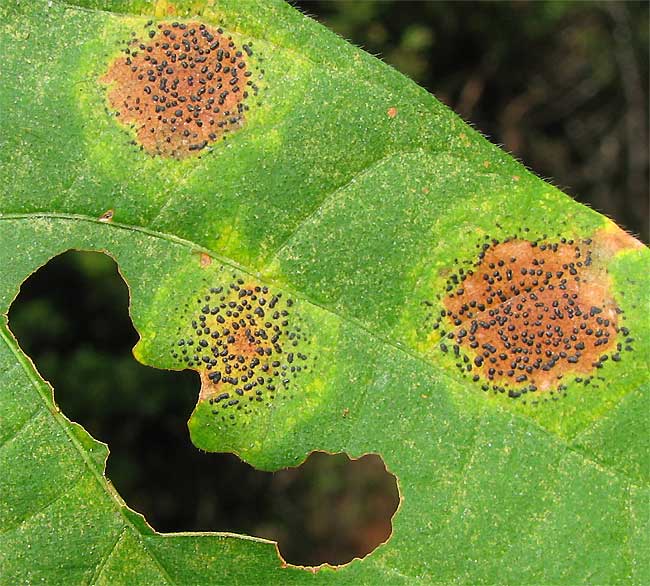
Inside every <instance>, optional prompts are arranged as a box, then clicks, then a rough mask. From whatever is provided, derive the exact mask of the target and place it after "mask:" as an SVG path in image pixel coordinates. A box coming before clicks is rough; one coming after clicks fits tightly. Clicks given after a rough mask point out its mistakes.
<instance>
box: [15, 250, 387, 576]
mask: <svg viewBox="0 0 650 586" xmlns="http://www.w3.org/2000/svg"><path fill="white" fill-rule="evenodd" d="M127 308H128V291H127V288H126V285H125V283H124V281H123V280H122V279H121V277H120V276H119V274H118V272H117V265H116V264H115V262H114V261H113V260H112V259H110V258H109V257H108V256H106V255H103V254H99V253H89V252H67V253H65V254H63V255H61V256H59V257H57V258H55V259H53V260H52V261H50V262H49V263H48V264H47V265H46V266H45V267H43V268H41V269H40V270H38V271H37V272H36V273H34V275H32V276H31V277H30V278H29V279H28V280H27V281H26V282H25V283H24V284H23V286H22V288H21V292H20V295H19V296H18V298H17V299H16V301H15V302H14V303H13V305H12V307H11V312H10V327H11V330H12V331H13V333H14V334H15V335H16V337H17V339H18V340H19V342H20V345H21V347H22V348H23V349H24V351H25V352H26V353H27V354H28V355H29V356H30V357H31V358H32V359H33V360H34V362H35V364H36V366H37V368H38V370H39V372H40V373H41V375H42V376H43V377H44V378H45V379H46V380H49V381H50V382H51V383H52V385H53V386H54V388H55V392H56V401H57V403H58V405H59V406H60V407H61V409H62V411H63V412H64V413H65V414H66V415H67V416H68V417H69V418H70V419H71V420H73V421H76V422H78V423H80V424H81V425H83V426H84V427H85V428H86V429H87V430H88V431H89V432H90V433H91V434H92V435H93V436H94V437H96V438H97V439H100V440H101V441H104V442H106V443H108V445H109V447H110V450H111V454H110V457H109V459H108V463H107V469H106V475H107V476H108V477H109V478H110V479H111V481H112V482H113V484H114V485H115V486H116V488H117V490H118V491H119V492H120V494H121V495H122V497H123V498H124V499H125V500H126V502H127V503H128V504H129V506H131V507H132V508H134V509H135V510H137V511H140V512H142V513H143V514H144V515H145V516H146V518H147V520H148V521H149V523H150V524H151V525H152V526H153V527H154V528H155V529H157V530H158V531H163V532H176V531H232V532H237V533H243V534H248V535H255V536H259V537H265V538H268V539H273V540H275V541H278V543H279V549H280V552H281V554H282V556H283V558H284V559H285V560H286V561H287V562H288V563H291V564H296V565H305V566H312V565H319V564H321V563H326V562H328V563H330V564H343V563H346V562H348V561H350V560H352V559H353V558H355V557H363V556H365V555H367V554H368V553H370V552H371V551H373V550H374V549H375V548H376V547H377V546H378V545H379V544H381V543H382V542H384V541H386V540H387V539H388V537H389V536H390V533H391V517H392V515H393V514H394V513H395V511H396V509H397V505H398V502H399V495H398V489H397V484H396V480H395V477H394V476H393V475H392V474H390V473H388V472H387V471H386V469H385V466H384V464H383V461H382V460H381V458H380V457H379V456H375V455H368V456H364V457H362V458H360V459H358V460H350V459H349V458H348V457H347V456H346V455H345V454H336V455H328V454H324V453H322V452H316V453H313V454H312V455H311V456H310V457H309V458H308V459H307V461H306V462H305V463H304V464H303V465H302V466H300V467H298V468H292V469H288V470H283V471H279V472H276V473H274V474H272V473H268V472H261V471H258V470H255V469H254V468H252V467H251V466H249V465H248V464H245V463H244V462H242V461H241V460H239V459H238V458H237V457H236V456H233V455H230V454H206V453H202V452H200V451H199V450H197V449H196V448H195V447H194V446H193V445H192V443H191V442H190V439H189V434H188V431H187V425H186V422H187V419H188V417H189V415H190V413H191V411H192V409H193V407H194V404H195V402H196V398H197V392H198V380H197V376H196V374H195V373H193V372H191V371H183V372H171V371H163V370H157V369H154V368H149V367H146V366H143V365H141V364H139V363H138V362H137V361H136V360H135V359H134V358H133V356H132V354H131V349H132V347H133V346H134V344H135V343H136V341H137V333H136V332H135V330H134V328H133V325H132V323H131V319H130V317H129V315H128V309H127Z"/></svg>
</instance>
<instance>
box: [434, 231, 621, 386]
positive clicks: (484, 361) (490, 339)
mask: <svg viewBox="0 0 650 586" xmlns="http://www.w3.org/2000/svg"><path fill="white" fill-rule="evenodd" d="M610 240H611V238H609V237H608V236H607V235H606V234H604V233H597V234H596V235H595V236H594V238H591V239H589V238H587V239H582V240H571V239H566V238H557V239H556V240H553V239H546V238H545V239H544V240H540V241H534V240H527V239H525V238H523V237H512V238H506V239H504V240H502V241H498V240H496V239H493V240H488V241H487V242H485V243H483V244H482V245H480V247H479V248H480V251H479V253H478V255H477V258H476V259H475V261H474V263H473V264H471V266H470V268H467V269H464V268H459V269H457V270H456V272H454V273H453V274H451V275H450V276H449V278H448V280H447V283H446V293H445V295H444V296H443V297H442V299H441V304H442V308H441V310H440V314H439V317H438V318H437V319H436V320H435V323H434V327H435V328H437V329H440V330H441V338H440V342H439V348H440V350H441V351H442V352H443V353H446V354H451V355H453V356H455V358H456V361H457V363H456V364H457V366H458V368H459V369H460V370H461V371H462V372H463V373H464V374H465V375H466V376H468V377H470V378H471V379H472V380H473V381H474V382H476V383H479V384H480V385H481V388H482V389H483V390H484V391H493V392H494V393H497V394H499V393H503V394H506V395H508V396H509V397H511V398H519V397H523V396H526V395H527V394H531V393H534V394H546V393H550V394H554V393H555V392H557V391H559V392H564V391H566V389H567V385H566V382H565V381H566V380H567V379H568V378H569V377H570V378H571V380H574V381H576V382H578V383H583V384H591V383H593V382H594V380H595V379H596V375H595V373H596V371H597V370H598V369H599V368H602V366H603V365H604V363H605V362H606V361H608V360H609V361H612V362H619V361H620V360H621V358H622V356H623V353H624V352H625V351H631V350H632V346H630V343H629V342H628V340H630V338H629V330H628V328H626V327H625V326H624V325H623V320H624V318H625V316H624V313H623V310H622V309H621V308H620V307H619V305H618V304H617V303H616V301H615V298H614V294H613V291H612V284H611V280H610V278H609V275H608V273H607V261H608V260H609V258H610V257H611V254H612V250H610V249H611V246H610V244H611V243H610ZM617 250H618V249H617ZM614 252H616V251H614Z"/></svg>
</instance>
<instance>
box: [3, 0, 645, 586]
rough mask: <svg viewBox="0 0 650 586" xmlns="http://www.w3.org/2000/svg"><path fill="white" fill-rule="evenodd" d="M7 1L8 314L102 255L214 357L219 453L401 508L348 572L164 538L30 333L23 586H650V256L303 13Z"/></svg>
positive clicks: (21, 524)
mask: <svg viewBox="0 0 650 586" xmlns="http://www.w3.org/2000/svg"><path fill="white" fill-rule="evenodd" d="M0 18H1V22H2V23H3V24H2V26H3V34H2V35H1V36H0V63H1V64H2V65H0V67H1V71H2V74H3V75H2V79H3V82H2V84H0V111H1V112H2V115H3V124H2V125H0V143H1V144H2V145H4V146H3V148H2V149H1V150H0V157H1V158H2V165H0V173H1V174H2V177H0V185H2V187H1V188H0V263H1V264H2V274H3V277H2V279H1V280H0V299H1V302H2V312H3V314H4V315H7V313H8V310H9V306H10V305H11V302H12V300H13V299H14V298H15V296H16V295H17V293H18V290H19V287H20V284H21V283H22V282H23V281H24V280H25V279H26V278H27V277H28V276H29V275H30V274H31V273H32V272H34V271H35V270H36V269H37V268H38V267H40V266H42V265H43V264H45V263H46V262H47V261H48V260H49V259H50V258H52V257H53V256H55V255H57V254H60V253H61V252H63V251H65V250H68V249H71V248H74V249H82V250H100V251H105V252H107V253H108V254H110V255H112V256H113V257H114V258H115V259H116V261H117V263H118V265H119V267H120V271H121V273H122V275H123V276H124V279H125V280H126V282H127V284H128V286H129V289H130V293H131V307H130V313H131V317H132V319H133V322H134V325H135V327H136V329H137V330H138V332H139V334H140V341H139V343H138V344H137V346H136V348H135V349H134V354H135V356H136V357H137V359H138V360H140V361H142V362H143V363H145V364H149V365H151V366H154V367H157V368H163V369H182V368H190V369H194V370H197V371H198V373H199V375H200V376H199V377H197V395H198V402H197V405H196V408H195V411H194V413H193V414H192V416H191V418H190V420H189V422H188V426H189V430H190V433H191V437H192V440H193V441H194V443H195V445H197V447H198V448H200V449H205V450H213V451H229V452H234V453H236V454H238V455H239V456H240V457H242V458H243V459H245V460H246V461H248V462H249V463H251V464H252V465H254V466H257V467H260V468H263V469H266V470H273V469H278V468H282V467H285V466H290V465H297V464H299V463H300V462H301V461H303V460H304V459H305V457H306V456H307V454H308V453H309V452H310V451H312V450H323V451H328V452H333V453H336V452H346V453H348V454H349V455H350V456H352V457H359V456H361V455H363V454H366V453H378V454H380V455H381V457H382V458H383V460H384V462H385V463H386V466H387V468H388V470H389V471H390V472H392V473H394V474H395V476H396V477H397V479H398V483H399V489H400V496H401V503H400V507H399V510H398V511H397V513H396V515H395V517H394V518H393V533H392V535H391V537H390V539H389V540H388V542H387V543H385V544H383V545H382V546H380V547H379V548H377V550H375V551H374V552H372V553H371V554H370V555H369V556H367V557H366V558H364V559H363V560H354V561H353V562H351V563H350V564H347V565H345V566H342V567H339V568H336V569H334V568H330V567H322V568H320V569H318V571H315V570H314V569H312V570H313V571H307V570H305V569H304V568H297V567H293V566H291V565H288V564H285V563H284V562H283V560H282V559H281V558H280V557H279V556H278V554H277V551H276V548H275V546H274V544H273V543H271V542H267V541H265V540H262V539H257V538H253V537H246V536H238V535H232V534H223V533H210V534H174V535H161V534H158V533H156V532H155V531H154V530H153V529H152V528H151V527H149V526H148V525H147V523H146V521H145V520H144V519H143V518H142V517H141V516H140V515H139V514H137V513H135V512H134V511H132V510H131V509H129V508H128V506H127V504H125V503H124V502H123V501H122V500H121V498H120V497H119V495H117V494H116V492H115V490H114V488H113V487H112V486H111V485H110V483H109V482H108V481H107V479H106V478H105V477H104V474H103V472H104V466H105V461H106V458H107V457H108V452H107V449H106V447H105V446H104V445H103V444H100V443H99V442H97V441H95V440H94V439H93V438H91V437H90V436H89V435H88V434H87V433H86V432H85V430H83V429H82V428H80V427H79V426H78V425H76V424H74V423H71V422H70V421H68V420H67V419H66V418H65V416H64V414H62V413H61V412H60V411H59V410H58V408H57V407H56V404H55V402H54V397H53V394H52V390H51V388H50V387H49V386H48V385H47V383H45V382H43V381H42V380H41V379H40V377H39V375H38V373H37V372H36V370H35V369H34V367H33V365H32V364H31V362H30V360H29V358H28V357H26V356H25V355H24V354H23V353H22V351H21V350H20V348H19V346H18V344H17V342H16V340H15V339H14V337H13V335H12V334H11V332H10V330H9V329H8V327H7V325H6V324H5V325H3V327H2V332H1V334H2V344H1V345H0V379H1V383H2V384H1V385H0V388H1V389H2V391H0V470H1V471H2V474H0V584H11V585H13V584H18V583H38V582H44V583H50V584H111V585H115V584H125V585H126V584H129V585H130V584H136V583H143V584H231V583H242V584H276V583H277V584H302V583H307V582H310V583H311V582H321V583H327V584H377V583H380V582H386V583H390V584H433V583H435V584H449V585H451V584H455V585H457V584H467V585H470V584H513V585H515V584H517V585H519V584H549V585H550V584H553V585H555V584H566V585H571V586H573V585H575V584H614V583H616V584H618V583H624V584H639V585H641V584H646V583H648V582H649V581H650V569H649V565H648V551H649V550H650V544H649V543H648V537H647V535H648V533H647V529H648V525H647V519H648V517H649V512H648V502H649V501H650V489H649V486H648V484H649V477H650V474H649V472H650V454H649V446H648V441H647V438H648V412H649V411H650V410H649V409H648V407H649V404H648V393H649V392H650V385H649V384H648V355H649V334H648V332H649V330H650V327H649V324H648V319H649V317H648V314H649V312H648V297H647V291H648V290H649V282H648V279H649V275H650V271H649V270H648V267H649V257H650V255H649V253H648V250H647V249H646V248H645V247H643V246H642V245H640V243H638V242H637V241H636V240H635V239H633V238H632V237H630V236H628V235H627V234H625V233H624V232H623V231H622V230H620V229H619V228H618V227H616V226H615V225H614V224H613V223H612V222H610V221H609V220H607V219H606V218H604V217H602V216H600V215H599V214H597V213H596V212H594V211H592V210H589V209H587V208H585V207H583V206H580V205H579V204H577V203H575V202H574V201H572V200H571V199H570V198H568V197H567V196H565V195H564V194H562V193H561V192H559V191H558V190H557V189H555V188H554V187H552V186H551V185H549V184H547V183H544V182H543V181H541V180H540V179H538V178H537V177H535V176H534V175H533V174H531V173H529V172H528V171H527V170H526V169H524V168H523V167H522V166H521V165H520V164H519V163H517V162H516V161H514V160H513V159H512V158H510V157H509V156H508V155H506V154H505V153H503V152H502V151H500V150H499V149H497V148H496V147H494V146H493V145H491V144H490V143H489V142H487V141H486V140H485V139H484V138H482V137H481V136H480V135H479V134H478V133H476V132H474V131H473V130H472V129H471V128H469V127H468V126H467V125H465V124H464V123H463V122H462V121H461V120H460V119H459V118H458V117H456V116H455V115H454V114H453V113H451V112H450V111H449V110H447V109H446V108H445V107H443V106H442V105H441V104H440V103H439V102H437V101H436V100H435V98H433V97H432V96H430V95H429V94H427V93H426V92H425V91H423V90H422V89H421V88H418V87H417V86H415V84H413V83H412V82H410V81H409V80H407V79H406V78H404V77H403V76H401V75H400V74H399V73H397V72H396V71H394V70H392V69H390V68H388V67H386V66H385V65H383V64H382V63H381V62H379V61H378V60H376V59H374V58H372V57H370V56H368V55H366V54H365V53H363V52H362V51H360V50H359V49H357V48H354V47H352V46H351V45H349V44H347V43H346V42H344V41H343V40H342V39H339V38H337V37H336V36H335V35H333V34H332V33H330V32H328V31H327V30H326V29H324V28H323V27H321V26H320V25H318V24H317V23H315V22H313V21H311V20H309V19H308V18H306V17H304V16H302V15H301V14H299V13H298V12H297V11H295V10H294V9H292V8H291V7H290V6H289V5H287V4H285V3H283V2H280V1H279V0H273V1H259V2H258V1H254V0H250V1H249V2H241V1H236V0H221V1H219V2H207V1H206V2H203V1H190V0H187V1H180V2H176V3H170V2H168V1H167V0H158V1H156V2H148V1H146V0H132V1H131V0H115V1H113V2H111V1H108V0H106V1H104V0H84V1H83V2H78V3H63V2H56V1H55V2H47V1H41V0H38V1H35V2H30V3H25V2H18V1H10V2H5V3H4V4H2V6H0ZM26 64H29V66H26ZM107 210H108V211H107ZM198 378H200V390H199V388H198V386H199V385H198ZM151 392H155V389H154V390H151ZM155 448H156V446H152V449H155ZM170 474H173V471H170ZM80 544H83V545H80Z"/></svg>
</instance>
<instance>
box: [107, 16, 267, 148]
mask: <svg viewBox="0 0 650 586" xmlns="http://www.w3.org/2000/svg"><path fill="white" fill-rule="evenodd" d="M152 24H153V23H151V22H149V23H148V24H147V27H146V29H145V30H146V32H145V34H144V35H143V36H144V38H143V39H139V38H133V39H131V40H130V41H129V42H128V43H127V47H126V48H125V49H124V55H123V56H120V57H118V58H117V59H116V60H115V61H114V62H113V63H112V64H111V66H110V67H109V70H108V72H107V73H106V75H105V76H104V77H103V78H102V81H104V82H105V83H107V84H109V85H110V89H109V93H108V97H109V102H110V104H111V107H112V108H113V109H114V110H115V111H116V115H117V116H119V118H120V119H121V120H122V121H123V122H124V123H126V124H130V125H133V126H135V128H136V131H137V135H138V140H139V142H140V145H141V146H142V148H144V149H146V150H147V151H148V152H150V153H152V154H158V155H164V156H173V157H176V158H183V157H185V156H188V155H191V154H196V153H199V152H200V151H202V150H203V149H204V148H205V147H206V146H208V145H209V144H211V143H213V142H215V141H216V140H218V139H219V138H221V137H223V136H224V135H225V134H226V133H227V132H229V131H232V130H235V129H237V128H239V127H241V126H242V124H243V123H244V116H245V112H246V111H247V110H248V108H249V106H248V104H247V103H246V102H247V98H248V97H249V96H251V95H257V92H258V88H257V86H256V85H255V82H254V81H253V77H254V76H253V72H252V71H251V67H250V64H249V62H248V61H249V58H250V57H251V56H252V55H253V50H252V48H251V45H250V44H244V45H242V47H241V48H239V47H237V46H236V45H235V43H234V41H233V40H232V37H230V36H227V35H226V34H225V33H224V31H223V29H221V28H218V29H212V28H211V27H209V26H206V25H205V24H201V23H197V22H190V23H180V22H172V23H161V24H158V25H157V26H154V27H152ZM258 77H259V75H258Z"/></svg>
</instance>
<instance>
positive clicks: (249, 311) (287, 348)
mask: <svg viewBox="0 0 650 586" xmlns="http://www.w3.org/2000/svg"><path fill="white" fill-rule="evenodd" d="M293 307H294V303H293V300H292V299H290V298H285V297H284V296H283V295H282V293H273V292H272V291H270V290H269V288H268V287H266V286H258V285H251V284H248V283H247V282H246V281H244V279H242V278H238V277H237V275H233V276H232V280H231V281H230V282H229V283H228V284H227V285H226V286H218V287H211V288H209V289H207V288H206V294H205V295H204V296H202V297H200V298H198V299H197V300H196V303H195V305H194V307H193V308H192V307H188V310H189V314H188V324H187V326H188V327H187V328H181V329H179V333H181V332H182V333H184V335H183V336H182V337H180V339H178V340H177V341H176V342H175V343H174V345H173V348H172V350H171V354H172V356H173V357H174V358H175V359H177V360H178V361H180V362H181V363H183V364H184V365H185V366H187V367H188V368H193V369H195V370H198V371H199V372H200V374H201V380H202V388H201V399H202V400H208V401H209V403H210V405H212V406H213V411H212V412H213V413H214V414H215V415H220V416H221V418H222V419H223V420H224V421H225V420H227V419H230V420H235V415H234V412H235V411H244V412H245V413H251V412H252V411H253V409H255V408H256V407H258V406H267V407H268V406H270V405H271V402H272V401H273V400H276V399H278V398H279V399H287V398H291V397H292V393H293V391H294V390H295V389H294V388H293V387H294V386H295V384H294V381H295V379H296V378H297V377H299V376H300V375H301V373H304V372H306V371H308V370H309V368H310V363H311V360H310V359H309V357H308V355H307V354H305V353H304V348H305V347H306V346H308V345H309V341H308V340H307V339H306V336H305V333H304V331H303V329H302V327H301V326H300V325H299V322H300V320H299V317H298V316H295V315H292V314H293V313H294V311H293ZM188 331H189V332H190V333H188Z"/></svg>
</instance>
